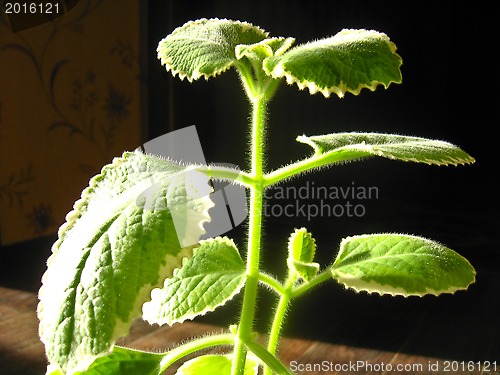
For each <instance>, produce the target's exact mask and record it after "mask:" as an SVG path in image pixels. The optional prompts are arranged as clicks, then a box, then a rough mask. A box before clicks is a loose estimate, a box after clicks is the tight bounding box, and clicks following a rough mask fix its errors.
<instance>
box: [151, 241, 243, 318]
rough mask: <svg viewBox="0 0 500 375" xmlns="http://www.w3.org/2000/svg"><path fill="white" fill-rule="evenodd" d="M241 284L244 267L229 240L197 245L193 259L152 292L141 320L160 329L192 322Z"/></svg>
mask: <svg viewBox="0 0 500 375" xmlns="http://www.w3.org/2000/svg"><path fill="white" fill-rule="evenodd" d="M244 283H245V263H244V262H243V260H242V259H241V257H240V254H239V253H238V250H237V249H236V245H235V244H234V242H233V241H232V240H231V239H229V238H227V237H223V238H221V237H217V238H212V239H208V240H205V241H201V243H200V247H198V248H196V249H195V250H194V254H193V257H192V258H191V259H189V260H187V261H185V262H184V264H183V266H182V268H180V269H178V270H176V271H175V273H174V276H173V277H172V278H170V279H167V280H165V284H164V286H163V288H162V289H155V290H154V291H153V292H152V294H151V297H152V299H151V302H148V303H146V304H145V305H144V308H143V318H144V319H145V320H147V321H149V322H150V323H151V324H153V323H156V324H160V325H163V324H169V325H171V324H174V323H176V322H183V321H184V320H186V319H193V318H194V317H196V316H198V315H202V314H205V313H207V312H209V311H213V310H215V309H216V308H217V307H219V306H221V305H223V304H225V303H226V302H227V301H229V300H230V299H232V298H233V297H234V296H235V295H236V294H237V293H238V292H239V291H240V290H241V288H242V287H243V285H244Z"/></svg>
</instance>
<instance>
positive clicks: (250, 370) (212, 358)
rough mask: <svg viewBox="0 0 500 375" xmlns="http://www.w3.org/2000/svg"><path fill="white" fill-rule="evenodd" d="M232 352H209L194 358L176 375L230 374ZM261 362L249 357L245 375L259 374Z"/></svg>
mask: <svg viewBox="0 0 500 375" xmlns="http://www.w3.org/2000/svg"><path fill="white" fill-rule="evenodd" d="M231 364H232V354H230V355H215V354H208V355H202V356H199V357H196V358H193V359H191V360H189V361H187V362H186V363H184V364H183V365H182V366H181V367H180V368H179V369H178V370H177V372H176V375H230V374H231ZM258 373H259V363H258V362H257V360H255V359H252V358H251V357H247V360H246V363H245V369H244V372H243V374H244V375H257V374H258Z"/></svg>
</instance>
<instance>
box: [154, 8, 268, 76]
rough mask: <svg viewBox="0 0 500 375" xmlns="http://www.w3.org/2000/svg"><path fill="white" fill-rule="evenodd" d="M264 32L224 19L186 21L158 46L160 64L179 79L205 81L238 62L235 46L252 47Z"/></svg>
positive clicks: (265, 34) (265, 36)
mask: <svg viewBox="0 0 500 375" xmlns="http://www.w3.org/2000/svg"><path fill="white" fill-rule="evenodd" d="M267 35H268V34H267V32H265V31H264V30H262V29H260V28H259V27H256V26H254V25H252V24H250V23H247V22H240V21H232V20H227V19H217V18H214V19H200V20H197V21H189V22H187V23H185V24H184V25H183V26H181V27H178V28H177V29H175V30H174V31H173V32H172V33H171V34H169V35H168V36H167V37H165V38H164V39H163V40H161V41H160V43H159V44H158V49H157V52H158V58H159V59H160V60H161V63H162V65H165V67H166V69H167V70H168V71H170V72H171V73H172V75H173V76H176V75H179V77H180V78H181V79H184V78H187V79H188V81H190V82H191V81H193V80H197V79H199V78H201V77H204V78H205V79H208V78H210V77H215V76H216V75H218V74H220V73H222V72H224V71H226V70H228V69H229V68H231V67H232V66H233V65H234V63H235V62H236V61H237V60H238V59H237V58H236V54H235V53H236V52H235V49H236V46H238V45H240V44H254V43H258V42H260V41H262V40H263V39H266V38H267Z"/></svg>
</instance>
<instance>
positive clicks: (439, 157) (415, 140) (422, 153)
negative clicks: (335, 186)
mask: <svg viewBox="0 0 500 375" xmlns="http://www.w3.org/2000/svg"><path fill="white" fill-rule="evenodd" d="M297 141H298V142H301V143H305V144H308V145H309V146H311V147H312V148H313V149H314V151H315V155H314V157H318V158H319V156H321V162H320V165H325V164H330V163H337V162H341V161H348V160H356V159H361V158H366V157H370V156H381V157H384V158H387V159H392V160H401V161H406V162H415V163H426V164H433V165H459V164H469V163H474V162H475V160H474V158H473V157H472V156H470V155H469V154H467V153H466V152H465V151H463V150H462V149H460V148H459V147H457V146H455V145H453V144H451V143H449V142H445V141H439V140H434V139H427V138H421V137H411V136H404V135H396V134H382V133H354V132H353V133H333V134H328V135H318V136H311V137H308V136H305V135H303V136H299V137H297Z"/></svg>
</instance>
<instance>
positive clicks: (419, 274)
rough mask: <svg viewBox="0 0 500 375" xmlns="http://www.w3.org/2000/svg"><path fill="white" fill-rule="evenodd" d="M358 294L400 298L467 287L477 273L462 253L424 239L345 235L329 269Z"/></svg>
mask: <svg viewBox="0 0 500 375" xmlns="http://www.w3.org/2000/svg"><path fill="white" fill-rule="evenodd" d="M331 272H332V275H333V277H334V278H335V279H337V280H338V281H339V282H340V283H342V284H344V285H345V286H347V287H350V288H353V289H355V290H357V291H366V292H369V293H372V292H375V293H379V294H391V295H402V296H412V295H414V296H423V295H426V294H434V295H439V294H442V293H454V292H455V291H457V290H462V289H467V287H468V286H469V285H470V284H471V283H473V282H474V280H475V270H474V268H473V267H472V266H471V265H470V263H469V262H468V261H467V259H465V258H463V257H462V256H461V255H459V254H457V253H456V252H454V251H453V250H451V249H449V248H447V247H445V246H443V245H441V244H439V243H437V242H434V241H431V240H428V239H425V238H422V237H417V236H410V235H402V234H372V235H361V236H353V237H347V238H345V239H344V240H342V242H341V244H340V251H339V253H338V255H337V258H336V259H335V262H334V263H333V266H332V268H331Z"/></svg>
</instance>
